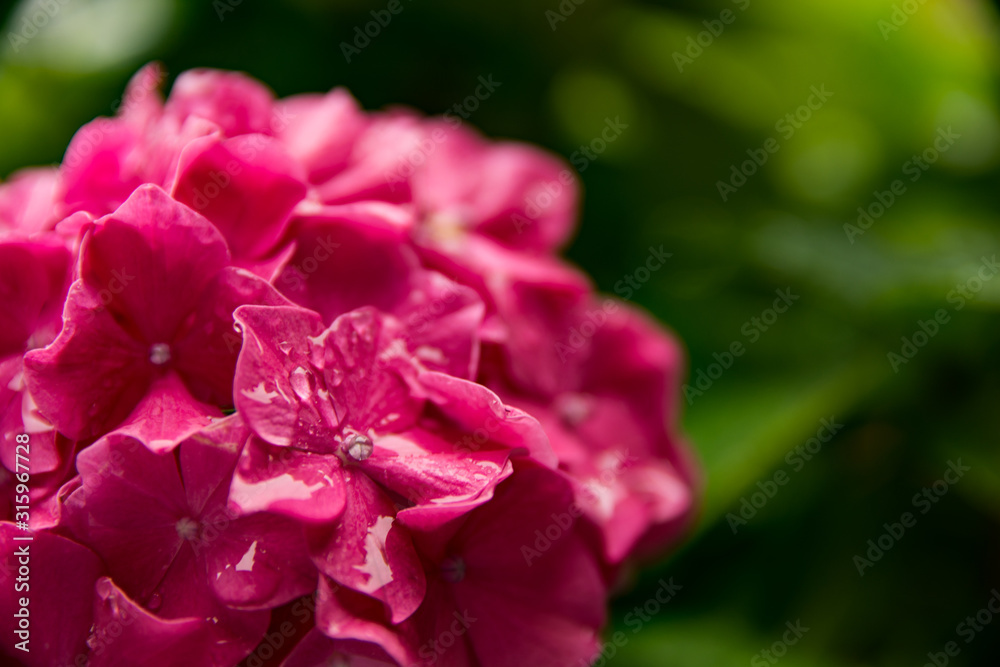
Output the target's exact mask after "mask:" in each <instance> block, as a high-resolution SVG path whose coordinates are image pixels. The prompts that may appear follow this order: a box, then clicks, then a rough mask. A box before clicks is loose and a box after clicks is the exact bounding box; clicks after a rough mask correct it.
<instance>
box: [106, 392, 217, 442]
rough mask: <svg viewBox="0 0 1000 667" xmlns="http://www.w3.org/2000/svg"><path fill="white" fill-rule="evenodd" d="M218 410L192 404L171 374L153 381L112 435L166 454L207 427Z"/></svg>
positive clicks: (195, 401)
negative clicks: (127, 437) (124, 436)
mask: <svg viewBox="0 0 1000 667" xmlns="http://www.w3.org/2000/svg"><path fill="white" fill-rule="evenodd" d="M220 416H222V414H221V413H220V412H219V410H218V408H216V407H214V406H211V405H206V404H205V403H201V402H200V401H198V400H196V399H195V398H194V397H193V396H191V394H190V393H189V392H188V390H187V387H185V386H184V383H183V382H182V381H181V379H180V378H179V377H178V376H177V375H176V374H175V373H167V374H166V375H163V376H162V377H159V378H157V379H155V380H154V381H153V383H152V385H150V387H149V389H148V390H147V391H146V395H145V396H143V398H142V400H141V401H139V404H138V405H136V406H135V409H134V410H133V411H132V412H131V414H129V416H128V417H126V418H125V421H124V422H122V424H121V425H120V426H118V428H116V429H115V433H118V434H121V435H126V436H130V437H132V438H135V439H136V440H138V441H139V442H141V443H143V444H144V445H145V446H146V447H148V448H149V449H151V450H152V451H154V452H157V453H159V452H168V451H170V450H172V449H173V448H174V447H176V446H177V445H178V444H179V443H180V442H181V440H184V439H185V438H187V437H190V436H191V435H194V434H195V433H197V432H198V431H199V430H201V429H202V428H204V427H205V426H208V425H209V424H210V423H211V420H212V418H213V417H220Z"/></svg>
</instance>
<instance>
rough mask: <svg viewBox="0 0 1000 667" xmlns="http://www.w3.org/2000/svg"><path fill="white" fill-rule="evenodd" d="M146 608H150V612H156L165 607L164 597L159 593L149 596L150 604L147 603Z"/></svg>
mask: <svg viewBox="0 0 1000 667" xmlns="http://www.w3.org/2000/svg"><path fill="white" fill-rule="evenodd" d="M146 606H147V607H149V610H150V611H156V610H157V609H159V608H160V607H161V606H163V596H162V595H160V594H159V593H153V594H152V595H151V596H149V602H148V603H146Z"/></svg>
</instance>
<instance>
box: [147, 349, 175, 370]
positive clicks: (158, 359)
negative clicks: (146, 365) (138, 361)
mask: <svg viewBox="0 0 1000 667" xmlns="http://www.w3.org/2000/svg"><path fill="white" fill-rule="evenodd" d="M149 360H150V361H151V362H153V363H154V364H155V365H157V366H162V365H163V364H165V363H167V362H168V361H170V346H169V345H167V344H166V343H154V344H153V345H152V346H150V348H149Z"/></svg>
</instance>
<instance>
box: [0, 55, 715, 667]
mask: <svg viewBox="0 0 1000 667" xmlns="http://www.w3.org/2000/svg"><path fill="white" fill-rule="evenodd" d="M161 79H162V72H161V70H160V69H159V67H158V66H156V65H152V66H148V67H146V68H145V69H143V70H141V71H140V72H139V73H138V74H137V75H136V77H135V78H134V79H133V81H132V83H131V84H130V86H129V88H128V91H127V93H126V95H125V96H124V98H123V101H122V104H121V106H120V108H119V110H118V112H117V114H116V116H115V117H114V118H108V119H98V120H95V121H94V122H92V123H89V124H88V125H86V126H84V127H83V128H82V129H80V131H79V132H78V133H77V134H76V136H75V137H74V138H73V140H72V142H71V144H70V146H69V148H68V150H67V153H66V155H65V158H64V160H63V162H62V164H61V165H60V166H58V167H53V168H39V169H32V170H26V171H23V172H21V173H19V174H16V175H15V176H14V177H12V178H11V179H10V180H9V182H7V183H5V184H3V185H2V186H0V233H2V236H0V410H2V412H0V419H2V422H3V428H2V434H3V447H2V457H0V460H2V466H3V467H2V468H0V511H2V513H3V516H2V518H3V519H4V520H3V522H2V523H0V551H2V554H0V557H2V569H0V579H2V582H0V648H2V650H3V652H4V653H5V654H6V655H8V656H10V657H11V658H12V659H15V660H19V661H20V662H21V663H23V664H25V665H32V666H35V665H38V666H45V667H53V666H56V667H62V666H70V665H72V666H74V667H79V666H81V665H90V666H92V667H111V666H118V665H121V666H128V667H134V666H136V665H148V666H161V665H187V666H190V667H193V666H198V665H212V666H215V665H237V664H243V665H247V666H248V667H254V666H257V665H265V664H268V665H278V664H281V665H285V666H287V667H311V666H315V665H321V664H324V665H325V664H337V665H358V666H372V665H406V666H411V665H412V666H417V665H419V666H427V665H432V664H440V665H450V666H456V667H464V666H469V667H471V666H473V665H479V666H483V667H501V666H507V665H511V666H514V665H516V666H521V665H536V666H542V667H557V666H560V665H567V666H569V665H573V666H576V665H583V664H587V663H588V661H589V660H590V659H591V658H592V657H593V656H594V655H595V652H596V651H597V650H598V649H599V646H600V644H599V634H600V632H601V630H602V627H603V625H604V623H605V614H606V603H607V597H608V593H609V590H610V589H611V587H613V586H614V585H615V582H616V581H617V580H618V579H619V577H620V576H621V573H622V572H623V570H624V568H625V567H626V566H627V565H628V564H629V563H632V562H634V560H635V559H636V558H637V557H639V556H641V555H643V554H650V553H653V552H655V551H656V550H660V549H662V548H664V547H665V546H667V545H669V544H670V543H671V542H673V541H675V540H676V539H677V536H678V535H679V533H680V532H681V531H682V530H683V529H684V528H685V526H686V525H687V524H688V523H689V520H690V518H691V514H692V507H693V496H694V490H693V489H694V487H695V485H696V481H695V479H694V469H693V467H692V465H691V464H690V462H689V458H688V454H687V452H686V449H685V447H684V445H683V443H682V441H681V440H680V439H679V437H678V435H677V434H676V420H677V414H676V411H675V406H676V405H677V404H678V400H677V398H678V397H677V392H678V387H679V377H678V375H679V373H680V372H681V355H680V353H679V350H678V347H677V345H676V344H675V343H674V341H673V340H672V339H671V338H670V337H669V336H668V335H667V334H666V333H665V332H664V331H663V330H662V329H661V328H660V327H658V326H657V325H656V324H655V323H653V322H652V321H651V320H650V319H648V318H647V317H646V316H644V315H643V314H641V313H639V312H637V311H636V310H634V309H632V308H630V307H628V306H627V305H626V304H623V303H618V302H615V301H613V300H610V299H605V298H601V297H598V296H596V295H595V293H594V291H593V288H592V285H591V284H590V283H589V282H588V280H587V278H586V277H585V276H583V275H581V274H580V273H579V272H578V271H577V270H575V269H574V268H572V267H571V266H569V265H567V264H566V263H565V262H563V261H562V260H560V259H559V258H558V257H557V256H556V252H557V251H558V249H559V248H560V246H562V245H563V244H564V243H565V242H566V241H567V239H568V236H569V235H570V234H571V232H572V230H573V227H574V224H575V216H576V204H577V197H578V192H577V190H576V185H575V183H576V180H575V177H574V176H572V175H571V173H570V172H569V171H568V170H567V169H566V167H565V165H564V164H562V163H561V162H560V161H559V160H556V159H554V158H553V157H551V156H549V155H547V154H545V153H543V152H541V151H539V150H537V149H535V148H532V147H530V146H526V145H521V144H516V143H493V142H489V141H486V140H484V139H483V138H482V137H481V136H479V135H478V134H477V133H475V132H474V131H473V130H471V129H469V128H468V127H465V126H464V125H463V123H462V122H461V121H460V120H459V119H457V118H453V117H452V118H424V117H421V116H419V115H417V114H415V113H413V112H410V111H408V110H390V111H385V112H378V113H364V112H362V111H361V110H360V109H359V108H358V105H357V104H356V102H355V101H354V100H353V99H352V98H351V97H350V95H349V94H348V93H347V92H345V91H344V90H341V89H337V90H334V91H333V92H331V93H329V94H326V95H302V96H296V97H291V98H287V99H280V100H279V99H275V98H274V96H273V95H272V93H271V92H270V91H269V90H268V89H267V88H265V87H264V86H263V85H261V84H260V83H258V82H256V81H254V80H252V79H250V78H248V77H246V76H244V75H240V74H235V73H228V72H220V71H208V70H201V71H190V72H187V73H184V74H182V75H181V76H180V77H179V78H178V79H177V81H176V83H175V84H174V86H173V89H172V92H171V94H170V96H169V98H167V99H166V100H163V99H162V97H161V96H160V94H159V92H158V90H159V86H160V83H161ZM19 445H23V446H21V447H19ZM22 522H23V523H22ZM25 523H27V524H28V525H27V526H26V525H25ZM28 537H30V538H31V539H24V538H28ZM25 554H28V555H25ZM19 563H20V564H24V563H28V564H29V565H24V567H22V566H21V565H20V564H19ZM23 598H27V599H29V603H28V606H27V608H28V609H29V612H30V614H29V615H28V616H27V620H24V613H22V612H20V610H21V609H22V607H24V605H25V603H24V601H23ZM19 614H20V616H19ZM24 648H27V649H28V651H27V652H25V651H24V650H23V649H24Z"/></svg>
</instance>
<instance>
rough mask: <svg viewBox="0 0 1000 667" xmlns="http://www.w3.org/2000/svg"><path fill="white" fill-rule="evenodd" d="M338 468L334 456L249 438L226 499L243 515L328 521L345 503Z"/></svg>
mask: <svg viewBox="0 0 1000 667" xmlns="http://www.w3.org/2000/svg"><path fill="white" fill-rule="evenodd" d="M340 467H341V462H340V459H338V458H337V457H335V456H331V455H324V454H313V453H310V452H300V451H297V450H294V449H291V448H289V447H275V446H273V445H270V444H268V443H266V442H264V441H263V440H260V439H259V438H251V439H250V441H249V442H248V443H247V446H246V448H245V449H244V451H243V454H242V456H241V457H240V462H239V465H238V466H237V468H236V474H235V475H234V476H233V484H232V489H231V492H230V499H231V502H232V503H233V504H234V505H235V506H236V507H237V509H238V510H239V511H240V512H241V513H243V514H252V513H254V512H261V511H269V512H274V513H277V514H283V515H285V516H289V517H291V518H293V519H298V520H300V521H306V522H315V523H324V522H329V521H333V520H335V519H337V518H338V517H339V516H340V515H341V514H342V513H343V512H344V503H345V502H346V493H345V491H344V482H343V477H342V476H341V475H340Z"/></svg>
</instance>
